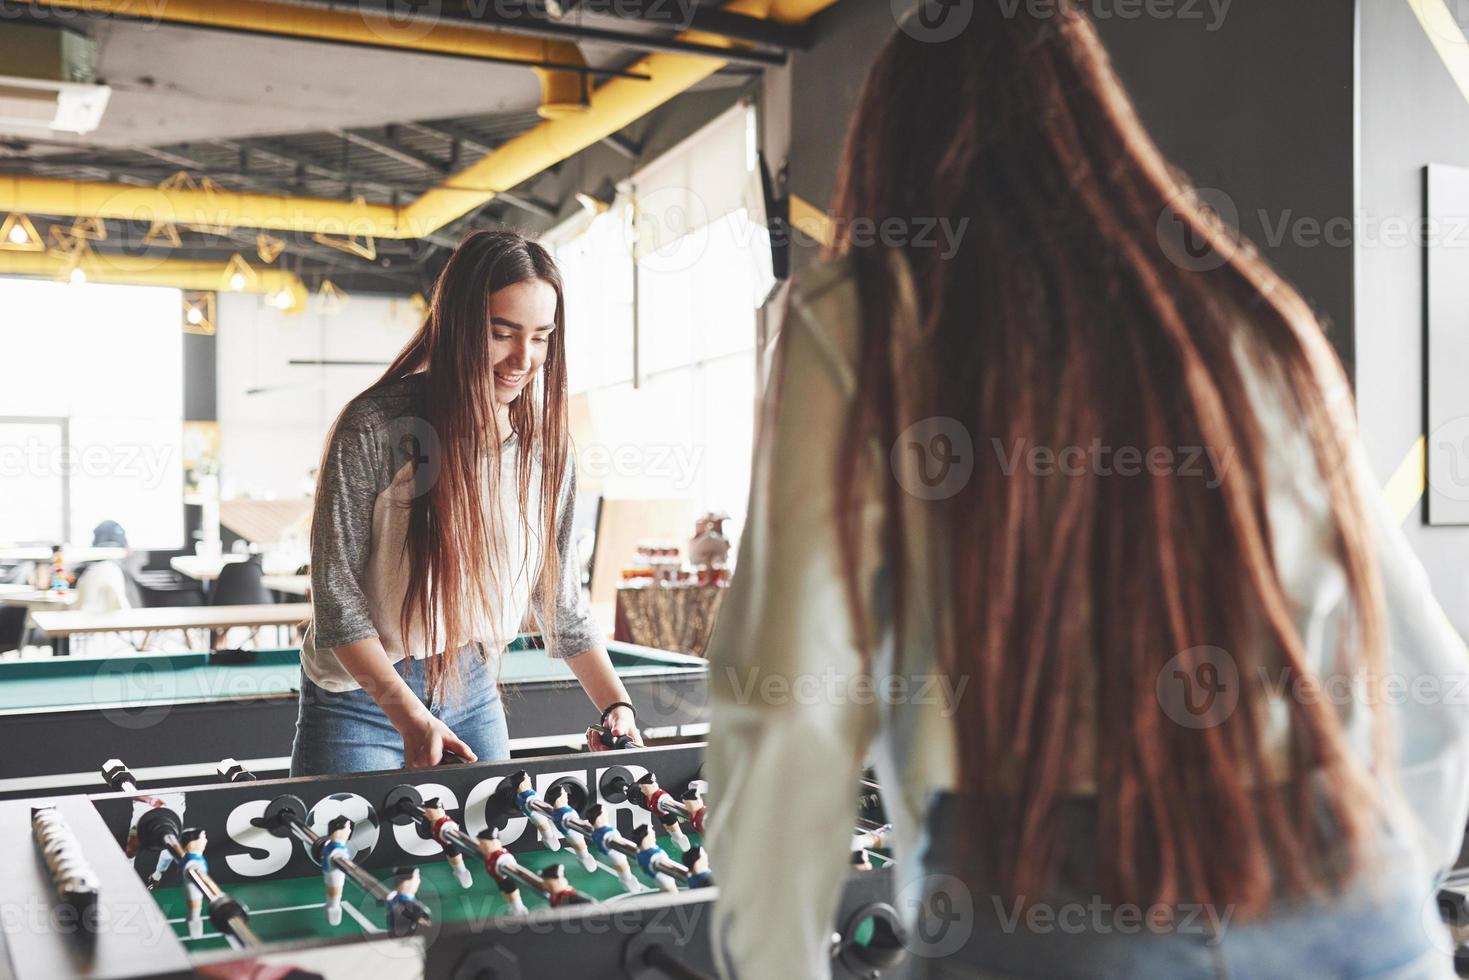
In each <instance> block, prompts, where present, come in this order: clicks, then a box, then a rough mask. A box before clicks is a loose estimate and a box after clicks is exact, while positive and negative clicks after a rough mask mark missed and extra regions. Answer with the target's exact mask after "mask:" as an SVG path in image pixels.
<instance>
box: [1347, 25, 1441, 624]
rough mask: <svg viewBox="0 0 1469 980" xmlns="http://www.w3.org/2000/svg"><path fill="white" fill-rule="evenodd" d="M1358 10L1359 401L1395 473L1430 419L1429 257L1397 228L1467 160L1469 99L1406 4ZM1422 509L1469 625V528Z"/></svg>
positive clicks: (1437, 563)
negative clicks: (1443, 168)
mask: <svg viewBox="0 0 1469 980" xmlns="http://www.w3.org/2000/svg"><path fill="white" fill-rule="evenodd" d="M1454 6H1455V5H1453V4H1451V5H1450V9H1452V8H1453V7H1454ZM1360 8H1361V9H1360V16H1361V20H1362V23H1361V41H1360V44H1361V49H1360V68H1359V71H1360V80H1359V84H1360V91H1361V123H1360V125H1361V131H1360V140H1361V146H1360V154H1361V170H1360V180H1359V194H1360V211H1359V214H1360V216H1361V221H1360V229H1359V234H1358V243H1357V291H1356V292H1357V297H1356V298H1357V350H1358V358H1357V405H1358V413H1359V417H1360V419H1361V424H1362V434H1363V438H1364V439H1365V440H1366V442H1367V451H1368V453H1369V455H1370V456H1371V458H1372V462H1373V466H1374V467H1375V469H1376V470H1377V475H1378V476H1379V478H1381V479H1382V480H1386V479H1387V478H1388V476H1389V475H1391V474H1392V472H1393V471H1394V470H1395V469H1397V467H1398V465H1399V464H1400V463H1401V461H1402V460H1403V458H1404V457H1405V455H1406V454H1407V453H1408V452H1409V450H1410V449H1411V448H1412V446H1413V444H1414V443H1415V441H1416V440H1417V439H1418V437H1419V436H1420V435H1421V434H1422V432H1423V428H1424V424H1425V423H1424V416H1423V378H1424V370H1423V368H1424V362H1423V356H1424V351H1423V256H1424V253H1423V249H1422V247H1421V245H1420V243H1418V242H1416V241H1411V240H1398V239H1397V237H1396V236H1395V232H1394V230H1393V228H1394V225H1395V224H1396V225H1397V226H1398V227H1401V226H1402V225H1403V224H1404V223H1406V222H1413V221H1417V220H1419V219H1420V218H1421V217H1422V215H1423V213H1424V208H1423V176H1422V175H1423V167H1424V166H1425V165H1427V164H1429V163H1447V164H1455V165H1458V166H1469V102H1466V101H1465V98H1464V96H1463V95H1462V94H1461V93H1460V92H1459V90H1458V88H1457V86H1455V84H1454V82H1453V80H1452V78H1450V76H1449V73H1448V70H1447V69H1446V68H1445V67H1444V64H1443V61H1442V59H1440V58H1439V56H1438V54H1437V53H1436V51H1435V50H1434V48H1433V45H1432V44H1431V43H1430V41H1429V39H1428V36H1427V35H1426V34H1425V33H1424V31H1423V28H1422V27H1420V26H1419V24H1418V19H1417V18H1416V17H1415V16H1414V15H1413V12H1412V10H1410V9H1409V7H1408V5H1407V4H1406V3H1379V2H1377V0H1365V2H1362V3H1361V4H1360ZM1410 237H1411V236H1410ZM1422 515H1423V509H1422V504H1421V503H1420V504H1419V505H1418V506H1417V507H1415V508H1414V510H1413V512H1412V513H1411V514H1410V515H1409V516H1408V519H1407V520H1406V521H1405V522H1404V530H1405V532H1406V533H1407V535H1408V538H1409V540H1410V541H1411V542H1412V544H1413V547H1414V550H1416V551H1417V552H1418V555H1419V557H1421V558H1422V559H1423V562H1424V564H1425V565H1426V566H1427V568H1428V572H1429V577H1430V579H1431V580H1432V582H1433V589H1434V592H1435V594H1436V595H1437V596H1438V599H1439V601H1440V602H1441V603H1443V606H1444V608H1445V609H1446V610H1447V611H1448V614H1449V618H1450V619H1451V620H1452V621H1453V623H1454V625H1455V626H1456V627H1458V629H1459V631H1460V632H1461V633H1465V632H1469V562H1466V560H1465V555H1466V554H1469V528H1458V527H1427V526H1424V525H1423V524H1422Z"/></svg>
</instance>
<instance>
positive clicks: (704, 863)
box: [683, 846, 714, 888]
mask: <svg viewBox="0 0 1469 980" xmlns="http://www.w3.org/2000/svg"><path fill="white" fill-rule="evenodd" d="M683 863H684V867H686V868H688V869H689V887H690V888H708V887H709V886H710V885H712V884H714V872H712V871H710V870H709V855H708V854H705V853H704V849H703V848H702V847H698V846H694V847H691V848H689V849H688V850H687V851H684V855H683Z"/></svg>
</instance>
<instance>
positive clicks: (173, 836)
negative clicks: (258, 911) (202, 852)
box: [138, 806, 261, 947]
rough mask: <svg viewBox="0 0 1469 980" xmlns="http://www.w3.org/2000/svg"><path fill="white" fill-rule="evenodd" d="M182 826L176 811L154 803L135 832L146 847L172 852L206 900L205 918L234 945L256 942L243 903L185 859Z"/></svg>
mask: <svg viewBox="0 0 1469 980" xmlns="http://www.w3.org/2000/svg"><path fill="white" fill-rule="evenodd" d="M182 829H183V827H182V824H181V823H180V821H179V817H178V814H176V813H174V812H173V811H172V810H170V809H169V808H168V807H164V806H160V807H155V808H154V809H152V810H149V811H148V812H147V813H145V814H143V816H142V817H140V818H139V819H138V835H139V837H140V839H141V840H142V842H143V844H144V845H145V846H146V847H148V848H150V849H156V850H167V851H168V852H169V853H170V854H172V855H173V859H174V861H175V862H176V863H177V864H178V866H179V869H180V871H182V873H183V874H184V875H186V876H187V877H188V879H189V881H191V882H192V883H193V885H194V887H195V888H197V889H199V892H200V894H202V895H203V896H204V898H205V900H206V901H207V902H208V903H209V921H210V922H213V923H214V925H215V926H216V927H217V928H218V929H219V931H220V932H222V933H224V936H225V938H226V939H228V940H229V941H230V942H231V943H233V944H234V945H236V946H238V947H256V946H260V945H261V942H260V937H259V936H257V935H255V931H254V930H253V929H251V928H250V922H249V919H250V913H249V912H247V911H246V910H245V906H243V905H241V904H240V903H239V902H237V901H235V899H233V898H231V897H230V896H229V894H228V893H227V892H225V890H224V889H223V888H220V887H219V886H218V885H217V884H215V883H214V879H213V878H211V877H209V874H208V872H206V871H204V870H203V869H201V868H198V867H196V866H195V864H194V862H192V861H186V860H185V857H186V856H187V854H188V851H187V850H185V848H184V845H183V843H182V842H180V841H179V833H180V831H181V830H182Z"/></svg>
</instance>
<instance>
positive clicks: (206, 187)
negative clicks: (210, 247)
mask: <svg viewBox="0 0 1469 980" xmlns="http://www.w3.org/2000/svg"><path fill="white" fill-rule="evenodd" d="M158 189H159V190H161V191H203V192H204V195H205V198H206V200H209V204H208V205H207V209H208V210H210V211H213V210H215V208H214V206H213V200H212V199H213V197H214V196H215V195H216V194H218V193H220V192H221V191H223V190H224V188H223V187H220V186H219V185H218V184H216V183H215V182H214V181H213V180H212V179H211V178H209V177H200V178H198V179H197V180H196V179H195V178H194V175H193V174H191V173H189V172H188V171H187V170H180V171H179V172H178V173H176V174H174V175H173V176H171V177H165V178H164V179H163V180H160V181H159V182H158ZM183 227H185V228H190V229H193V230H194V231H197V232H199V233H200V234H204V235H228V234H229V233H230V232H231V231H233V230H234V229H233V228H232V227H230V226H228V225H208V224H204V225H197V224H185V225H183Z"/></svg>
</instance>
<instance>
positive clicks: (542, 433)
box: [323, 231, 569, 691]
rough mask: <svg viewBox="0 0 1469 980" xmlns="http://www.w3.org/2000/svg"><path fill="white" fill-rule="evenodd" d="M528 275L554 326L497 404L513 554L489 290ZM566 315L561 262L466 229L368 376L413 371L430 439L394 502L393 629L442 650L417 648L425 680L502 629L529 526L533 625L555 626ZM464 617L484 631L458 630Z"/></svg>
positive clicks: (528, 245) (441, 680)
mask: <svg viewBox="0 0 1469 980" xmlns="http://www.w3.org/2000/svg"><path fill="white" fill-rule="evenodd" d="M533 280H539V281H541V282H544V283H547V284H548V285H550V286H551V287H552V288H553V289H554V290H555V291H556V320H555V322H556V329H555V330H553V331H551V333H550V335H549V337H548V340H547V350H546V359H545V362H544V364H543V365H542V366H541V369H540V371H539V372H537V375H536V379H535V381H534V382H533V384H531V385H528V386H527V387H526V389H525V390H524V391H523V392H522V393H521V394H520V396H519V397H518V398H516V399H515V401H514V402H512V403H511V405H510V428H511V430H512V432H513V433H514V434H515V435H516V436H517V437H518V441H517V443H516V468H515V474H516V500H517V502H518V505H519V506H518V508H517V511H518V513H517V514H516V515H514V517H518V519H519V520H520V522H521V528H520V530H521V534H520V541H521V543H522V545H523V547H522V553H521V555H520V556H519V560H520V565H519V566H517V565H516V560H517V556H514V555H507V554H504V553H503V548H502V547H500V545H499V542H501V541H502V538H501V535H502V534H503V532H504V531H505V529H504V528H503V527H497V526H495V521H494V518H493V516H492V515H494V514H500V513H501V511H500V508H499V506H498V503H499V501H500V499H501V487H500V481H501V472H500V455H501V444H502V443H503V441H504V440H505V439H506V438H508V436H509V435H510V433H505V432H501V431H499V421H498V419H497V416H496V413H495V400H494V378H493V372H494V361H493V351H492V347H491V341H490V327H489V300H490V296H491V295H493V294H494V293H496V292H498V291H500V290H501V289H504V288H506V287H507V286H513V285H515V284H517V283H521V282H528V281H533ZM565 328H566V304H565V298H564V293H563V289H562V281H561V273H560V271H559V270H558V269H557V268H556V263H555V261H554V260H553V259H552V258H551V256H550V254H549V253H548V252H547V251H546V250H545V249H544V248H542V247H541V246H540V245H538V244H537V243H535V242H533V241H530V240H528V239H526V238H524V237H522V236H520V235H518V234H516V233H514V232H508V231H480V232H475V233H474V234H471V235H469V236H467V237H466V238H465V239H464V241H462V242H461V243H460V244H459V247H458V248H457V249H455V251H454V254H453V255H452V256H451V257H450V258H449V262H448V264H447V265H446V266H445V267H444V271H443V272H442V273H441V274H440V275H439V278H438V281H437V282H436V283H435V285H434V290H433V296H432V298H431V299H430V301H429V309H428V315H427V317H426V318H425V320H424V324H423V326H422V327H420V328H419V330H418V332H417V333H415V334H414V335H413V337H412V338H411V339H410V340H409V341H408V343H407V344H406V345H405V346H404V348H403V350H402V351H401V352H400V353H399V354H398V356H397V357H396V358H394V359H393V362H392V364H390V365H389V366H388V369H387V370H386V371H384V372H383V375H382V377H381V378H379V379H378V380H377V382H376V383H375V384H374V386H373V387H374V388H376V387H378V386H380V385H384V384H388V383H390V382H393V381H401V380H403V379H405V378H408V377H409V376H411V375H414V374H417V373H420V372H422V373H423V374H424V375H425V381H424V385H423V390H424V401H423V404H422V406H421V408H420V409H419V411H420V414H421V418H422V422H423V423H426V425H427V426H428V430H429V432H430V433H431V434H432V436H433V442H434V443H435V444H436V445H435V446H434V447H432V451H433V452H434V454H435V455H434V458H432V459H431V460H430V459H427V458H424V459H415V460H413V461H412V465H413V466H415V467H416V468H417V467H424V466H428V467H432V475H431V477H430V478H429V479H427V480H424V481H422V483H423V486H421V487H419V488H418V492H415V493H414V494H413V496H412V498H411V499H410V500H409V501H407V503H406V506H408V507H409V508H410V514H409V522H408V538H407V542H406V548H407V553H408V586H407V595H406V598H405V600H404V603H403V609H402V612H401V614H400V628H401V631H402V635H403V636H404V637H405V639H406V638H407V637H409V636H410V635H413V634H412V633H411V632H410V629H411V628H412V627H413V626H414V625H415V624H416V625H417V626H418V627H420V628H421V629H422V630H423V633H422V635H423V636H424V637H425V642H426V644H427V649H428V650H430V651H436V652H439V653H441V654H442V656H433V657H428V658H427V660H426V663H425V677H426V681H427V685H428V687H429V689H430V690H435V691H436V690H440V689H441V688H444V687H445V681H446V680H448V681H449V682H450V683H449V685H448V687H447V689H448V690H450V691H453V690H454V688H453V683H452V681H453V678H454V677H456V673H455V671H454V670H453V659H454V657H455V656H456V655H457V654H458V652H459V650H460V649H461V648H462V647H463V646H464V645H465V644H467V643H469V642H470V641H472V640H480V641H486V640H487V641H488V643H490V644H492V648H493V649H496V650H499V649H504V647H505V645H506V644H507V643H508V642H509V641H510V640H511V639H513V637H509V636H500V635H499V631H500V624H501V622H502V615H501V614H502V612H503V609H502V606H503V605H504V595H505V594H506V592H507V591H508V587H509V585H510V583H511V581H512V579H513V577H514V576H515V575H516V574H517V573H519V572H520V569H521V568H523V567H524V564H525V559H526V557H527V554H528V552H527V550H526V549H527V548H528V545H529V542H530V540H531V538H532V536H533V535H534V536H535V537H537V538H539V540H540V541H541V542H542V548H541V563H540V568H539V569H525V573H526V574H532V575H533V576H534V577H533V578H532V591H533V594H534V595H536V596H541V597H549V598H547V600H546V601H544V602H542V603H540V605H541V607H542V608H541V616H542V627H543V629H544V632H545V634H546V636H547V637H553V636H555V635H556V631H555V625H554V624H555V616H556V603H555V601H554V597H555V595H556V583H557V582H558V581H559V578H560V561H559V555H558V554H557V551H556V547H555V542H556V519H557V503H558V497H559V491H560V487H561V482H562V478H563V476H564V475H565V472H566V466H567V460H568V456H569V448H568V447H569V437H568V413H567V388H566V329H565ZM338 422H340V419H338ZM334 428H335V427H334ZM327 445H328V446H330V445H331V437H330V436H329V437H328V440H327ZM426 448H428V447H426ZM537 467H539V469H540V477H539V481H538V482H537V481H536V480H535V479H534V477H535V470H536V468H537ZM324 469H325V467H323V470H324ZM417 476H418V474H417V473H415V477H417ZM533 494H534V495H535V496H536V498H538V501H539V506H538V507H533V506H532V495H533ZM532 520H534V526H532ZM436 612H437V614H436ZM476 626H478V627H480V628H481V629H485V628H487V629H489V630H490V631H491V634H492V636H491V637H489V638H487V637H485V636H482V635H481V636H474V635H470V634H471V633H472V632H473V631H474V630H475V628H476ZM404 663H405V666H406V660H405V662H404Z"/></svg>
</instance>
